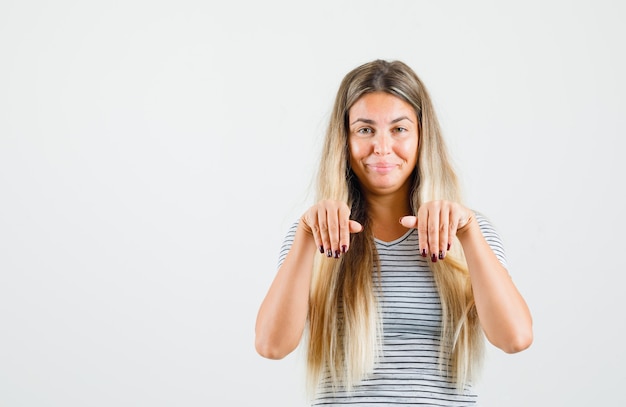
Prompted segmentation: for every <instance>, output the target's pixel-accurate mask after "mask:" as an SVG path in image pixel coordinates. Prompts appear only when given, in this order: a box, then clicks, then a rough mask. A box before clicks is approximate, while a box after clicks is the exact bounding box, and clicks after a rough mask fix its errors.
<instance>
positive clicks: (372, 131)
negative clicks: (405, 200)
mask: <svg viewBox="0 0 626 407" xmlns="http://www.w3.org/2000/svg"><path fill="white" fill-rule="evenodd" d="M348 125H349V126H350V127H349V135H348V146H349V150H350V165H351V166H352V170H353V171H354V173H355V174H356V176H357V177H358V179H359V181H360V183H361V186H362V187H363V188H364V189H365V191H366V192H367V193H370V194H375V195H388V194H394V193H405V194H407V195H408V193H409V187H410V176H411V173H412V172H413V169H414V168H415V165H416V164H417V148H418V140H419V127H418V121H417V115H416V114H415V110H414V109H413V107H412V106H411V105H410V104H408V103H407V102H405V101H404V100H402V99H400V98H398V97H396V96H393V95H391V94H389V93H384V92H374V93H368V94H366V95H364V96H362V97H361V98H360V99H359V100H357V101H356V103H355V104H354V105H352V107H351V108H350V110H349V111H348Z"/></svg>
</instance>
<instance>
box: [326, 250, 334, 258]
mask: <svg viewBox="0 0 626 407" xmlns="http://www.w3.org/2000/svg"><path fill="white" fill-rule="evenodd" d="M326 257H333V251H332V250H331V249H328V251H327V252H326Z"/></svg>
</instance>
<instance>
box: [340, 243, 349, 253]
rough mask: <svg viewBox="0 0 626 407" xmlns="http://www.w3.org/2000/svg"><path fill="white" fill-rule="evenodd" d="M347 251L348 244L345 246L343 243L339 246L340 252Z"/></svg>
mask: <svg viewBox="0 0 626 407" xmlns="http://www.w3.org/2000/svg"><path fill="white" fill-rule="evenodd" d="M347 251H348V246H346V245H345V244H344V245H343V246H341V252H342V253H345V252H347Z"/></svg>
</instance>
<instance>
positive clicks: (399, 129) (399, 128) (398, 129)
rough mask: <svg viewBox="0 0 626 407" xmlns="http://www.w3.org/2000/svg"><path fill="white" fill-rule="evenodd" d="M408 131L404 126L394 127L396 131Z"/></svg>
mask: <svg viewBox="0 0 626 407" xmlns="http://www.w3.org/2000/svg"><path fill="white" fill-rule="evenodd" d="M407 131H409V129H407V128H406V127H396V133H405V132H407Z"/></svg>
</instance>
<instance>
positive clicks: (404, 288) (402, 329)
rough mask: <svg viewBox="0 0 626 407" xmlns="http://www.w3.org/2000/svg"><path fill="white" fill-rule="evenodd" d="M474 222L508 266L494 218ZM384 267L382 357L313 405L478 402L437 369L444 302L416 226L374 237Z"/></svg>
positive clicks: (326, 390)
mask: <svg viewBox="0 0 626 407" xmlns="http://www.w3.org/2000/svg"><path fill="white" fill-rule="evenodd" d="M476 220H477V221H478V224H479V226H480V229H481V231H482V233H483V235H484V236H485V239H486V240H487V242H488V243H489V245H490V246H491V248H492V250H493V251H494V253H495V254H496V256H497V257H498V259H499V260H500V262H501V263H502V264H503V265H504V266H505V267H506V258H505V253H504V248H503V245H502V241H501V239H500V237H499V236H498V234H497V233H496V231H495V229H494V228H493V227H492V226H491V224H490V222H489V221H488V220H487V219H486V218H485V217H484V216H483V215H481V214H479V213H476ZM296 228H297V223H294V225H293V226H292V227H291V228H290V230H289V232H288V233H287V236H286V238H285V241H284V243H283V246H282V248H281V251H280V255H279V266H280V264H282V262H283V260H284V258H285V256H286V255H287V252H288V251H289V248H290V247H291V244H292V242H293V238H294V235H295V231H296ZM375 243H376V249H377V251H378V255H379V258H380V267H381V277H382V280H381V288H382V291H381V294H380V297H379V304H380V307H381V312H382V319H383V341H382V357H381V360H380V361H379V362H378V363H377V365H376V366H375V368H374V371H373V372H372V373H371V374H370V375H369V377H368V378H367V379H365V380H363V382H361V383H360V384H358V385H357V386H356V387H355V388H354V389H353V391H352V392H351V393H347V392H346V391H344V390H338V391H337V392H332V391H331V389H330V386H329V384H328V382H323V383H322V384H321V388H320V391H319V392H318V394H317V395H316V397H315V399H314V401H313V404H312V405H313V406H382V405H418V406H475V405H476V403H477V395H476V393H475V392H474V390H473V388H472V386H471V385H468V386H467V387H466V388H465V389H464V391H463V392H462V393H459V392H458V391H457V390H456V388H455V386H454V384H453V383H452V382H450V381H448V380H447V379H446V377H445V374H443V373H442V372H441V371H440V368H439V343H440V333H441V317H442V316H441V303H440V300H439V294H438V292H437V288H436V285H435V281H434V278H433V275H432V272H431V270H430V268H429V266H428V260H427V259H426V258H423V257H421V256H420V255H419V241H418V234H417V230H415V229H411V230H409V231H408V232H407V233H406V234H405V235H404V236H402V237H401V238H399V239H397V240H395V241H393V242H383V241H380V240H376V241H375Z"/></svg>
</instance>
